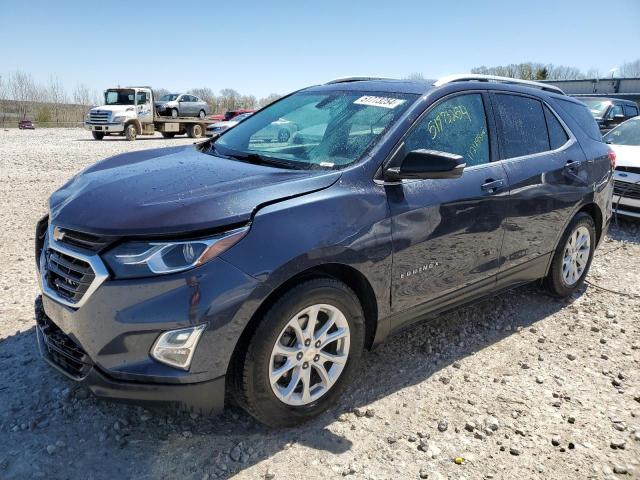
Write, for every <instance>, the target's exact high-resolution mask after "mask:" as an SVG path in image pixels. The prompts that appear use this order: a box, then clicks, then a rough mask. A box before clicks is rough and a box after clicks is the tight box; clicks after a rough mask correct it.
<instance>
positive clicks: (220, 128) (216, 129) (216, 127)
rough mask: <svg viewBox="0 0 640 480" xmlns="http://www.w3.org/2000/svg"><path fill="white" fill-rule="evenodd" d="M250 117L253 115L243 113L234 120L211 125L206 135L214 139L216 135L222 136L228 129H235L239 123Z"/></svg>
mask: <svg viewBox="0 0 640 480" xmlns="http://www.w3.org/2000/svg"><path fill="white" fill-rule="evenodd" d="M250 115H251V113H241V114H240V115H236V116H235V117H233V120H227V121H221V122H216V123H212V124H211V125H208V126H207V129H206V131H205V135H206V136H207V137H213V136H214V135H217V134H220V133H222V132H224V131H225V130H226V129H228V128H231V127H235V126H236V125H237V124H238V123H240V122H241V121H242V120H244V119H245V118H247V117H248V116H250Z"/></svg>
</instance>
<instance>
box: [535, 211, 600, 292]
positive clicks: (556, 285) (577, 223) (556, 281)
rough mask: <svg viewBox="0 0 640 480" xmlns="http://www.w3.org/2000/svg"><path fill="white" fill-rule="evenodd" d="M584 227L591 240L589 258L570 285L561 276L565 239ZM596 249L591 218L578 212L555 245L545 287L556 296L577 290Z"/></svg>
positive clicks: (582, 283) (587, 271) (593, 224)
mask: <svg viewBox="0 0 640 480" xmlns="http://www.w3.org/2000/svg"><path fill="white" fill-rule="evenodd" d="M581 226H583V227H586V228H587V230H588V231H589V235H590V237H591V238H590V242H591V250H590V251H589V259H588V260H587V266H586V267H585V269H584V272H582V275H581V276H580V279H579V280H578V281H577V282H576V283H575V284H574V285H572V286H567V285H566V284H565V283H564V279H563V278H562V262H563V258H564V248H565V246H566V244H567V240H568V239H569V237H570V236H571V235H572V234H573V232H575V231H576V229H577V228H579V227H581ZM595 249H596V228H595V223H594V221H593V218H591V216H590V215H589V214H587V213H584V212H581V213H578V214H577V215H576V216H575V217H574V219H573V220H572V221H571V223H570V224H569V226H568V227H567V229H566V230H565V232H564V234H563V235H562V238H561V239H560V242H559V243H558V246H557V247H556V251H555V253H554V256H553V260H552V263H551V269H550V271H549V275H548V276H547V279H546V280H547V282H546V283H547V288H548V290H549V291H550V292H551V293H552V294H554V295H556V296H558V297H568V296H569V295H571V294H573V293H574V292H575V291H576V290H578V289H579V288H580V287H582V285H584V280H585V278H586V276H587V274H588V273H589V268H590V267H591V262H592V260H593V254H594V253H595Z"/></svg>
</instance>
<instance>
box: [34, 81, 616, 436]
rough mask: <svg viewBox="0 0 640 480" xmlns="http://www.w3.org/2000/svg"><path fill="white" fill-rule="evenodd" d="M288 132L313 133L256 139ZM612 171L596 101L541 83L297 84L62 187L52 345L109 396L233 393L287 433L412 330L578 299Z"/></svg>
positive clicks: (201, 397)
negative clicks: (446, 318)
mask: <svg viewBox="0 0 640 480" xmlns="http://www.w3.org/2000/svg"><path fill="white" fill-rule="evenodd" d="M283 120H284V121H288V122H291V123H293V124H295V125H297V128H298V130H299V131H300V132H305V131H306V132H311V131H312V129H314V128H316V127H319V128H316V130H315V131H313V132H312V133H310V134H308V135H306V139H307V140H309V143H301V144H290V143H287V144H282V143H270V142H263V141H255V139H256V138H259V137H260V135H261V132H262V131H263V130H264V129H269V128H271V127H272V124H273V123H274V122H281V121H283ZM318 131H322V132H323V133H322V135H318V133H317V132H318ZM614 160H615V159H614V157H613V152H612V151H611V150H610V148H609V146H608V145H607V144H605V143H604V142H603V141H602V135H601V134H600V132H599V130H598V127H597V124H596V122H595V120H594V119H593V117H592V116H591V115H590V113H589V111H588V109H587V108H586V106H585V105H584V104H583V103H581V102H580V101H578V100H575V99H573V98H571V97H568V96H566V95H564V94H562V91H561V90H560V89H558V88H557V87H552V86H549V85H544V84H541V83H535V82H526V81H517V80H513V79H506V78H501V77H489V76H483V75H462V76H453V77H448V78H444V79H441V80H439V81H437V82H435V83H434V84H433V85H428V84H425V83H424V82H414V81H400V80H397V81H394V80H382V79H377V80H376V79H369V80H361V79H358V78H353V79H342V80H340V81H334V82H330V83H327V84H324V85H319V86H314V87H310V88H307V89H303V90H300V91H298V92H295V93H293V94H291V95H289V96H287V97H284V98H282V99H280V100H278V101H276V102H274V103H273V104H271V105H269V106H267V107H265V108H264V109H262V110H260V111H259V112H256V113H255V114H253V115H251V116H250V117H248V118H246V119H245V120H243V121H242V122H241V123H239V124H238V125H236V126H235V127H234V128H232V129H228V130H226V131H225V132H223V133H222V134H221V135H220V136H219V137H218V138H216V139H215V140H214V139H211V140H209V141H207V142H201V143H200V144H197V145H189V146H182V147H175V146H174V147H170V148H165V149H154V150H147V151H138V152H129V153H125V154H120V155H117V156H115V157H112V158H110V159H106V160H103V161H101V162H98V163H97V164H95V165H94V166H91V167H89V168H87V169H85V170H83V171H82V172H81V173H79V174H78V175H76V176H75V177H73V178H72V179H71V180H70V181H69V182H68V183H66V184H65V185H64V186H63V187H62V188H61V189H59V190H58V191H57V192H55V193H54V194H53V195H52V196H51V198H50V200H49V214H48V216H46V217H44V218H43V219H42V220H41V221H40V222H39V223H38V225H37V229H36V236H35V238H36V239H37V240H36V255H37V259H38V265H39V267H38V268H39V272H40V273H39V278H40V285H41V288H42V293H43V295H42V297H41V300H40V301H38V302H37V303H36V318H37V325H38V327H37V338H38V342H39V344H40V350H41V352H42V354H43V356H44V358H45V359H46V361H47V362H49V363H50V364H51V365H53V366H54V367H55V368H57V369H59V370H61V371H62V372H64V373H65V374H66V375H67V376H69V377H71V378H72V379H74V380H76V381H79V382H84V383H85V384H86V385H88V386H89V388H90V389H91V390H92V391H93V392H94V393H95V394H96V395H99V396H101V397H106V398H111V399H127V400H135V401H146V402H152V403H155V404H161V403H163V402H165V403H170V404H173V405H176V406H178V407H180V408H183V409H194V410H197V411H200V412H201V413H212V412H217V411H220V410H221V409H222V408H223V406H224V401H225V397H227V396H230V397H232V398H235V399H236V401H237V402H238V403H239V404H240V405H242V406H243V407H244V408H245V409H246V410H247V411H248V412H249V413H251V414H252V415H253V416H254V417H256V418H257V419H258V420H260V421H262V422H264V423H266V424H268V425H273V426H286V425H295V424H298V423H300V422H302V421H305V420H307V419H310V418H313V417H315V416H317V415H319V414H320V413H322V412H323V411H325V410H326V409H327V408H329V407H330V406H331V405H334V404H335V403H336V402H337V401H338V400H339V398H340V395H341V394H342V392H343V391H344V389H345V388H346V386H347V385H348V384H349V383H350V381H351V380H352V379H353V377H354V376H356V375H358V374H359V364H360V358H361V354H362V351H363V349H365V348H371V347H372V346H373V345H376V344H378V343H380V342H381V341H383V340H384V339H385V338H387V337H388V336H389V335H390V334H391V333H393V332H396V331H398V330H399V329H402V328H404V327H407V326H408V325H410V324H413V323H415V322H416V321H418V320H421V319H425V318H433V317H435V316H437V315H438V314H439V313H440V312H443V311H445V310H449V309H451V308H454V307H456V306H459V305H463V304H468V303H469V302H472V301H476V300H479V299H481V298H485V297H486V296H489V295H494V294H496V293H497V292H500V291H503V290H506V289H509V288H513V287H515V286H518V285H522V284H525V283H527V282H533V281H537V280H540V279H542V280H543V283H544V285H545V286H546V288H547V289H548V290H549V291H550V292H551V293H552V294H553V295H556V296H558V297H567V296H570V295H572V294H575V293H577V292H579V289H580V287H581V285H582V283H583V282H584V279H585V276H586V275H587V272H588V270H589V266H590V264H591V260H592V258H593V255H594V252H595V249H596V247H597V246H598V245H599V243H600V242H601V239H602V238H603V237H604V235H605V232H606V229H607V227H608V225H609V222H610V218H611V199H612V193H613V178H612V175H613V173H612V172H613V163H614ZM123 192H126V194H123ZM516 354H517V352H514V355H516Z"/></svg>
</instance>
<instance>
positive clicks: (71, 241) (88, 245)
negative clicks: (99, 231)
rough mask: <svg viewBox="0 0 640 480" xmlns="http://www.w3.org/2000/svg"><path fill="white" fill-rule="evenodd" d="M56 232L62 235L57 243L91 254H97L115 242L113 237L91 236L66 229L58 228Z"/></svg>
mask: <svg viewBox="0 0 640 480" xmlns="http://www.w3.org/2000/svg"><path fill="white" fill-rule="evenodd" d="M58 232H59V233H61V234H62V235H61V238H60V237H59V240H58V242H59V243H65V244H67V245H71V246H72V247H80V248H83V249H85V250H91V251H92V252H99V251H100V250H102V249H103V248H104V247H106V246H107V245H109V244H110V243H111V242H113V241H114V240H115V237H107V236H99V235H93V234H90V233H83V232H77V231H74V230H67V229H66V228H58Z"/></svg>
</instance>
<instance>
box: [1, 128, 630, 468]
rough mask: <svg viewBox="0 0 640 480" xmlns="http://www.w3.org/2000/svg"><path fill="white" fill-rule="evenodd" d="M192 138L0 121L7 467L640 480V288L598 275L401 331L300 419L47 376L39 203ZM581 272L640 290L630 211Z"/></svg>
mask: <svg viewBox="0 0 640 480" xmlns="http://www.w3.org/2000/svg"><path fill="white" fill-rule="evenodd" d="M191 142H192V140H190V139H174V140H164V139H162V138H160V137H159V136H158V137H154V138H141V139H139V140H138V141H136V142H133V143H130V142H126V141H124V140H123V139H121V138H117V137H113V138H109V139H106V140H104V141H102V142H95V141H93V140H90V135H89V134H88V133H87V132H84V131H82V130H62V129H60V130H44V129H39V130H35V131H33V132H29V131H24V132H23V131H17V130H10V131H0V169H1V170H2V180H3V181H2V184H1V185H0V195H1V198H0V201H1V202H2V210H1V213H0V215H1V222H2V223H1V227H2V228H1V229H0V235H1V241H0V265H2V270H1V273H0V289H1V291H2V293H3V295H2V297H1V299H0V312H1V315H0V319H1V320H0V372H1V373H0V478H2V479H23V478H25V479H26V478H51V479H75V478H81V479H83V480H90V479H113V478H140V479H151V478H181V479H197V480H202V479H212V478H229V477H234V478H239V479H254V478H269V479H291V478H302V477H306V478H322V479H328V478H354V479H355V478H364V479H398V478H403V479H404V478H409V479H413V478H415V479H417V478H428V479H447V478H448V479H469V480H470V479H482V478H487V479H488V478H496V479H498V478H505V479H513V478H522V479H525V478H526V479H529V478H540V479H543V478H544V479H585V478H594V479H596V478H598V479H599V478H621V479H622V478H624V479H627V478H640V369H639V368H638V367H639V362H640V298H638V297H631V296H625V295H620V294H616V293H611V292H608V291H605V290H602V289H598V288H596V287H593V286H590V285H587V286H586V288H585V289H584V290H583V291H582V292H580V294H579V295H577V296H576V297H575V298H572V299H570V300H569V301H566V302H565V301H558V300H555V299H552V298H550V297H548V296H546V295H545V294H543V293H541V292H540V291H539V290H538V289H537V288H536V287H535V286H527V287H523V288H519V289H516V290H514V291H512V292H509V293H506V294H503V295H500V296H498V297H496V298H493V299H491V300H487V301H485V302H483V303H480V304H478V305H476V306H473V307H469V308H464V309H461V310H457V311H455V312H452V313H449V314H447V315H444V316H443V317H441V318H440V319H438V320H436V321H433V322H431V323H429V324H424V325H420V326H418V327H416V328H414V329H412V330H410V331H408V332H405V333H403V334H400V335H398V336H395V337H394V338H392V339H390V340H389V341H388V342H387V343H386V344H384V345H383V346H382V347H381V348H379V349H378V350H376V351H374V352H372V353H368V354H366V355H365V357H364V365H363V367H362V372H361V377H360V378H359V379H358V380H357V381H356V383H355V384H354V385H353V387H352V388H350V389H349V390H348V392H347V395H346V396H345V397H344V398H343V399H342V401H341V402H340V404H339V405H338V407H336V408H335V409H334V410H332V411H330V412H327V413H326V414H324V415H323V416H321V417H320V418H319V419H318V420H316V421H314V422H312V423H310V424H308V425H305V426H303V427H300V428H295V429H288V430H280V431H276V430H269V429H267V428H265V427H263V426H261V425H259V424H257V423H256V422H255V421H254V420H252V419H251V418H250V417H249V416H248V415H246V414H244V413H243V412H241V411H239V410H233V409H231V410H229V411H227V412H225V413H224V414H223V415H221V416H219V417H217V418H213V419H210V418H199V417H197V416H191V415H186V414H171V413H166V412H155V411H154V412H150V411H147V410H144V409H142V408H140V407H137V406H128V405H121V404H114V403H108V402H103V401H99V400H97V399H96V398H94V397H93V396H92V395H90V394H89V392H88V391H87V390H86V389H85V388H83V387H79V386H77V385H75V384H74V383H72V382H71V381H69V380H67V379H65V378H63V377H62V376H61V375H59V374H57V373H55V372H53V371H52V370H51V369H50V368H48V367H47V366H45V365H44V364H43V362H42V361H41V360H40V358H39V356H38V352H37V349H36V345H35V335H34V319H33V300H34V298H35V296H36V294H37V284H36V278H35V267H34V260H33V258H32V250H33V228H34V225H35V222H36V220H37V219H38V218H39V217H40V216H41V215H42V214H44V213H45V211H46V207H45V201H46V198H47V197H48V195H49V194H50V193H51V192H52V191H53V190H55V189H56V188H57V187H59V186H60V185H62V184H63V183H64V181H65V180H66V179H68V178H69V177H70V176H71V175H73V174H74V173H76V172H78V171H79V170H81V169H82V168H84V167H86V166H87V165H89V164H91V163H93V162H95V161H96V160H98V159H101V158H104V157H106V156H109V155H113V154H117V153H121V152H124V151H130V150H136V149H144V148H153V147H160V146H165V145H179V144H189V143H191ZM589 281H590V282H592V283H595V284H597V285H600V286H601V287H605V288H608V289H612V290H616V291H620V292H628V293H636V294H637V293H638V292H639V290H638V285H640V228H639V224H638V223H632V222H620V225H619V226H614V227H613V228H612V230H611V232H610V234H609V236H608V237H607V239H606V240H605V242H604V244H603V245H602V246H601V248H600V250H599V251H598V253H597V255H596V258H595V261H594V264H593V267H592V270H591V274H590V276H589ZM602 340H604V341H602Z"/></svg>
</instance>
